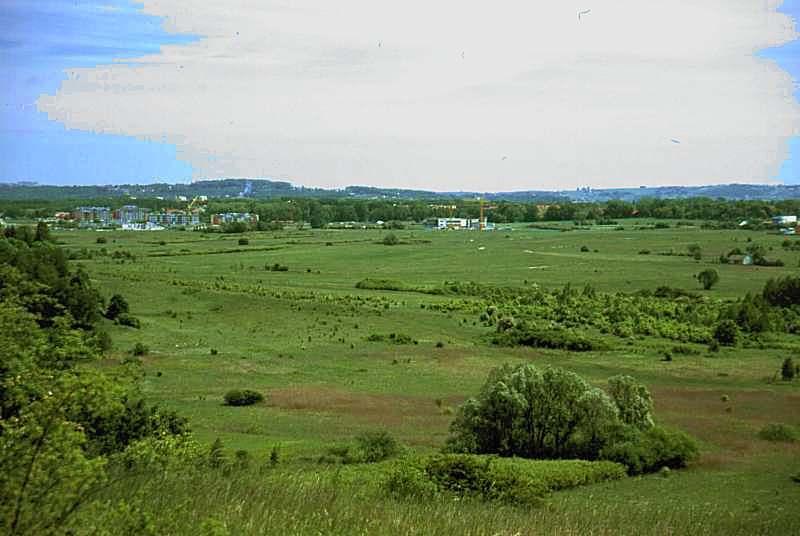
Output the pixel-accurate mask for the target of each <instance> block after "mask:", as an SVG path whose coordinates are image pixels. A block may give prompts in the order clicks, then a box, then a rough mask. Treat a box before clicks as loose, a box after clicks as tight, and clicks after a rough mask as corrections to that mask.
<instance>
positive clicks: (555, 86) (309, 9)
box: [39, 0, 800, 190]
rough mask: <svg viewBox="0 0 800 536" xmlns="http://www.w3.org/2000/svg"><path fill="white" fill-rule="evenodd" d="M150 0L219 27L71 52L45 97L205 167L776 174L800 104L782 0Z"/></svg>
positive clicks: (733, 177) (59, 113) (371, 173)
mask: <svg viewBox="0 0 800 536" xmlns="http://www.w3.org/2000/svg"><path fill="white" fill-rule="evenodd" d="M143 4H144V10H145V11H146V12H147V13H150V14H154V15H159V16H163V17H166V19H167V22H166V26H167V27H168V29H170V30H171V31H179V32H189V33H194V34H198V35H202V36H205V37H204V38H203V39H202V40H201V41H199V42H196V43H193V44H190V45H186V46H167V47H164V48H163V50H162V53H161V54H159V55H154V56H149V57H145V58H141V59H139V60H138V61H137V63H135V64H119V65H111V66H101V67H98V68H93V69H75V70H74V71H72V72H71V76H70V78H69V79H68V80H67V81H65V82H64V83H63V85H62V86H61V88H60V89H59V91H58V93H57V94H56V95H53V96H43V97H42V98H41V99H40V101H39V107H40V109H42V110H44V111H46V112H47V113H48V114H49V116H50V117H51V118H52V119H55V120H58V121H62V122H64V123H65V124H66V125H67V126H68V127H71V128H80V129H87V130H93V131H98V132H109V133H115V134H125V135H133V136H137V137H141V138H146V139H154V140H165V141H168V142H170V143H175V144H177V145H178V147H179V150H180V153H181V155H182V157H183V158H186V159H187V160H189V161H190V162H191V163H192V165H193V166H194V167H195V169H196V173H197V176H198V177H221V176H262V177H265V176H266V177H276V178H284V179H289V180H293V181H296V182H299V183H302V184H305V185H314V186H343V185H347V184H377V185H384V186H405V187H422V188H429V189H439V190H449V189H492V190H496V189H523V188H524V189H528V188H531V189H532V188H572V187H575V186H579V185H589V184H590V185H593V186H623V185H639V184H656V183H669V184H702V183H718V182H727V181H748V182H763V181H768V180H770V179H771V178H772V177H773V176H775V175H776V174H777V172H778V170H779V167H780V165H781V163H782V161H783V159H784V158H785V156H786V150H787V140H788V138H789V137H790V136H792V135H794V134H795V133H797V130H798V124H800V123H799V121H800V113H799V111H798V110H799V109H798V105H797V103H796V102H795V101H794V99H793V97H792V91H793V84H792V81H791V79H790V78H789V76H788V75H787V74H786V73H785V72H783V71H781V70H780V69H778V68H777V67H776V66H775V65H774V64H772V63H771V62H768V61H766V60H763V59H760V58H758V57H756V56H754V53H755V52H756V51H758V50H760V49H763V48H765V47H768V46H775V45H778V44H781V43H784V42H787V41H789V40H791V39H793V38H794V37H795V29H794V27H793V25H792V24H791V21H790V20H789V19H788V18H787V17H785V16H783V15H781V14H778V13H776V8H777V6H778V5H779V4H780V2H779V1H778V0H768V1H764V0H673V1H671V2H664V1H663V0H616V1H612V0H580V1H573V0H560V1H559V2H532V1H530V0H528V1H518V0H498V1H496V2H492V3H486V2H465V1H464V0H458V1H456V0H438V1H437V2H430V1H423V0H406V1H404V2H376V1H374V0H373V1H367V0H340V1H337V2H322V1H307V2H292V1H289V0H285V1H267V0H230V1H229V2H226V3H223V4H220V3H210V2H208V3H207V2H203V3H200V2H191V3H190V2H186V1H179V0H145V1H144V2H143ZM584 9H591V10H592V11H591V13H590V14H588V15H586V16H584V17H583V18H582V20H580V21H579V20H578V17H577V13H578V11H581V10H584ZM673 138H674V139H678V140H680V141H681V143H680V144H676V143H673V142H671V141H670V140H671V139H673ZM503 157H506V158H505V159H503Z"/></svg>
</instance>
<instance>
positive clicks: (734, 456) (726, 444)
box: [652, 387, 800, 468]
mask: <svg viewBox="0 0 800 536" xmlns="http://www.w3.org/2000/svg"><path fill="white" fill-rule="evenodd" d="M652 393H653V398H654V399H655V414H656V416H657V417H658V418H659V420H660V421H661V422H663V423H665V424H667V425H671V426H675V427H677V428H680V429H682V430H685V431H686V432H688V433H690V434H692V435H693V436H695V437H697V438H699V439H700V440H702V441H703V442H705V443H707V444H709V445H711V446H713V447H716V448H714V449H713V450H712V451H710V452H706V453H705V454H704V455H703V456H702V458H701V460H700V462H699V464H700V465H703V466H705V467H708V468H724V467H727V466H730V464H732V463H737V462H750V461H752V460H753V459H754V458H756V457H758V456H759V455H760V454H761V453H762V451H763V449H764V448H765V442H764V441H762V440H760V439H758V437H757V432H758V430H760V429H761V428H762V427H763V426H764V425H765V424H767V423H771V422H782V423H787V424H794V425H797V424H800V411H798V410H800V393H793V392H781V391H780V390H776V391H767V390H752V391H733V392H730V391H724V390H719V389H685V388H680V387H659V388H654V389H653V390H652ZM726 397H727V398H726ZM768 448H770V449H774V448H781V449H789V450H796V451H797V452H798V453H800V447H798V446H797V445H773V446H770V447H768Z"/></svg>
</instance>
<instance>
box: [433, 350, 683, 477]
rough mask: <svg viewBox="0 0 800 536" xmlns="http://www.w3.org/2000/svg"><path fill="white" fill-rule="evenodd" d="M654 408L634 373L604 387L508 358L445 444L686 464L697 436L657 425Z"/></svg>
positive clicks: (634, 467) (461, 413) (643, 467)
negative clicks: (515, 363) (512, 363)
mask: <svg viewBox="0 0 800 536" xmlns="http://www.w3.org/2000/svg"><path fill="white" fill-rule="evenodd" d="M652 408H653V401H652V398H651V397H650V393H649V391H648V390H647V388H646V387H645V386H644V385H642V384H640V383H638V382H637V381H636V380H634V379H633V378H631V377H629V376H617V377H614V378H611V379H609V393H608V394H606V393H605V392H604V391H602V390H601V389H599V388H597V387H593V386H592V385H590V384H589V383H588V382H586V381H585V380H583V379H582V378H581V377H579V376H578V375H577V374H575V373H573V372H569V371H566V370H564V369H560V368H555V367H546V368H544V369H538V368H536V367H534V366H533V365H530V364H522V365H518V366H515V367H511V366H504V367H501V368H499V369H495V370H494V371H492V373H490V375H489V378H488V379H487V381H486V383H485V384H484V386H483V387H482V388H481V391H480V393H479V394H478V396H477V397H475V398H471V399H469V400H467V401H466V402H465V403H464V404H463V405H462V406H461V407H460V408H459V410H458V414H457V416H456V418H455V420H454V421H453V423H452V425H451V428H450V432H451V436H450V438H449V439H448V441H447V448H448V450H450V451H451V452H459V453H471V454H498V455H500V456H504V457H508V456H519V457H523V458H545V459H571V458H580V459H587V460H597V459H608V460H611V461H615V462H619V463H622V464H624V465H625V466H626V467H627V471H628V472H629V473H631V474H638V473H642V472H649V471H655V470H658V469H660V468H661V467H664V466H666V467H671V468H678V467H683V466H685V465H686V463H688V462H689V461H690V460H692V459H694V458H695V457H696V456H697V453H698V449H697V445H696V443H695V442H694V440H693V439H692V438H691V437H689V436H688V435H686V434H684V433H682V432H677V431H669V430H665V429H662V428H659V427H657V426H655V424H654V422H653V415H652Z"/></svg>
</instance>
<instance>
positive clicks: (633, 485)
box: [55, 220, 800, 534]
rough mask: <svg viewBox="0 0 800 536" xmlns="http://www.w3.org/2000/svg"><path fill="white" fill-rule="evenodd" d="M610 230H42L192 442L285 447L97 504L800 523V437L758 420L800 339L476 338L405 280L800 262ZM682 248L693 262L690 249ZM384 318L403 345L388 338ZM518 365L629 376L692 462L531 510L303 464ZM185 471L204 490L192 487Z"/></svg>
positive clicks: (395, 426) (500, 530) (605, 523)
mask: <svg viewBox="0 0 800 536" xmlns="http://www.w3.org/2000/svg"><path fill="white" fill-rule="evenodd" d="M622 226H623V227H624V228H623V229H620V228H618V226H607V227H606V226H593V227H588V228H579V229H574V228H572V225H571V224H558V225H551V226H550V227H551V228H548V229H544V228H530V227H527V226H524V225H514V226H509V227H508V228H504V229H499V230H496V231H493V232H482V233H481V232H466V231H444V232H440V231H429V230H425V229H423V228H422V227H413V226H412V227H409V228H406V229H403V230H396V231H392V232H393V233H395V234H396V235H397V237H398V238H399V240H400V243H399V244H397V245H392V246H388V245H384V244H383V243H382V239H383V237H384V236H385V235H386V234H387V233H388V232H389V231H378V230H302V229H301V230H284V231H275V232H250V233H244V234H215V233H208V234H204V233H201V232H192V231H164V232H138V233H137V232H123V231H113V232H100V231H62V232H58V233H56V234H55V236H56V238H57V240H58V242H59V243H60V244H61V245H62V246H63V247H65V248H66V249H68V250H70V251H72V252H80V251H81V250H84V249H85V250H86V251H85V252H84V254H83V256H84V257H88V256H89V255H87V253H91V254H92V257H91V258H84V259H82V260H75V261H73V262H74V263H75V264H79V265H81V266H83V267H84V268H85V269H86V270H87V272H88V273H89V275H90V276H91V279H92V281H93V283H94V285H95V286H96V287H97V288H98V289H100V290H101V292H102V293H103V294H104V295H105V296H106V297H109V296H111V295H112V294H114V293H120V294H122V295H124V296H125V297H126V298H127V300H128V302H129V303H130V309H131V313H132V314H133V315H135V316H136V317H137V318H139V320H140V321H141V328H140V329H132V328H127V327H122V326H119V325H115V324H112V323H111V322H109V321H104V323H105V328H106V329H107V330H108V332H109V333H110V334H111V336H112V340H113V349H112V351H111V352H110V353H108V354H107V357H106V359H105V360H104V361H103V362H101V364H100V366H102V367H106V368H109V369H113V368H114V367H117V366H119V363H120V362H121V361H123V360H125V359H126V357H127V356H129V355H130V350H131V348H132V347H133V346H134V344H136V343H143V344H144V345H146V346H147V348H148V352H147V353H146V355H144V356H143V358H142V363H143V367H142V368H143V373H144V384H143V385H144V392H145V394H146V397H147V398H148V399H149V400H150V401H151V402H156V403H158V404H159V405H161V406H165V407H167V408H170V409H174V410H176V411H177V412H178V413H179V414H181V415H184V416H186V417H187V418H188V419H189V423H190V426H191V429H192V431H193V433H194V434H195V436H196V437H197V438H198V439H199V440H200V441H201V442H202V443H204V444H206V445H210V444H211V443H212V442H213V441H214V440H215V439H217V438H219V439H220V440H221V441H222V443H223V444H224V446H225V448H226V449H229V450H230V451H233V450H244V451H248V452H249V453H250V454H251V455H252V457H253V458H254V459H255V460H258V463H265V462H264V460H266V459H267V458H268V456H269V454H270V452H271V451H272V450H273V449H277V450H278V451H279V452H280V460H281V461H280V464H279V466H278V467H279V469H277V470H276V471H274V472H272V473H269V474H268V475H266V476H264V475H259V474H256V473H254V474H252V475H246V476H242V477H240V480H239V481H237V482H238V484H237V485H236V486H230V485H228V484H226V483H225V480H224V479H221V478H218V476H219V475H214V474H208V475H204V476H202V475H201V476H197V475H195V476H193V477H191V478H189V477H187V480H186V481H180V480H171V481H169V482H161V483H156V484H154V483H153V482H151V481H148V482H142V483H141V486H140V487H138V488H137V487H136V485H131V486H132V487H131V488H130V489H122V488H119V489H115V488H113V487H112V488H111V489H110V490H109V491H108V492H107V493H108V500H109V501H112V502H113V500H114V498H115V497H122V496H124V495H125V494H126V493H129V492H130V493H141V494H144V495H147V497H148V501H145V504H148V505H149V506H148V507H149V508H151V511H150V513H151V515H152V516H153V518H154V519H157V518H158V517H159V516H162V515H164V512H165V511H170V512H173V514H171V515H172V516H173V517H172V518H170V519H173V523H174V525H165V527H167V528H166V529H165V530H166V531H167V532H181V533H187V534H189V533H197V532H195V531H194V530H192V527H195V528H196V527H202V530H204V531H207V532H208V533H214V531H215V530H217V529H220V530H223V529H224V530H226V531H229V533H231V534H263V533H300V534H351V533H362V534H378V533H392V534H534V533H542V534H553V533H558V534H620V533H622V534H703V533H715V534H792V533H794V534H797V533H800V514H799V513H798V507H797V506H798V501H799V500H800V484H797V483H795V482H793V481H792V480H791V476H792V475H796V474H798V472H800V445H798V443H784V442H771V441H766V440H762V439H760V438H759V436H758V432H759V430H760V429H761V428H762V427H764V426H765V425H767V424H769V423H784V424H787V425H790V426H800V387H799V384H798V382H797V381H795V382H781V381H777V380H776V378H778V377H779V371H780V367H781V362H782V361H783V360H784V359H785V358H786V357H795V358H796V356H797V355H798V354H799V353H800V338H798V337H797V336H796V335H788V334H781V335H776V336H772V337H767V338H765V339H764V340H762V341H760V342H759V343H757V344H740V345H738V346H735V347H724V346H723V347H722V348H721V349H720V350H719V351H718V352H710V351H709V350H708V345H706V344H699V343H692V342H685V343H681V344H679V343H676V342H675V341H671V340H666V339H663V338H659V337H656V336H644V335H634V336H631V337H616V336H613V335H608V334H604V335H597V336H598V337H601V338H602V339H603V340H604V341H606V343H607V345H608V348H607V349H604V350H602V351H589V352H580V353H576V352H569V351H565V350H549V349H541V348H529V347H505V346H497V345H493V344H491V342H490V341H489V340H488V338H487V337H488V336H489V335H490V334H491V333H492V332H493V331H494V329H493V328H492V327H489V326H487V325H485V323H484V322H482V321H481V319H480V312H478V310H479V308H480V307H481V306H480V305H476V307H475V308H471V307H470V305H469V304H470V302H471V301H476V300H477V299H474V298H472V297H470V296H458V297H457V298H454V297H453V296H449V295H446V294H441V295H440V294H432V293H427V292H420V291H418V290H424V289H427V288H436V287H439V286H441V285H443V284H444V283H445V282H447V281H457V282H475V283H480V284H483V285H490V286H501V287H512V288H534V287H537V286H538V287H539V288H544V289H558V288H562V287H564V286H565V285H570V286H571V287H573V288H577V289H581V288H583V287H585V286H586V285H591V286H592V287H593V288H594V289H595V290H596V291H597V292H600V293H611V294H613V293H626V294H630V293H635V292H637V291H642V290H649V291H653V290H655V289H656V288H658V287H660V286H669V287H673V288H677V289H683V290H687V291H692V292H696V293H698V294H699V295H701V296H703V297H705V298H707V299H708V300H711V301H715V300H722V301H729V300H735V299H737V298H741V297H743V296H744V295H745V293H748V292H750V293H754V294H755V293H760V292H761V289H762V288H763V287H764V284H765V283H766V282H767V280H769V279H770V278H775V277H780V276H785V275H796V274H797V271H798V266H800V251H797V250H794V249H791V248H786V247H783V242H784V239H785V237H783V236H781V235H778V234H771V233H767V232H763V231H746V230H706V229H701V228H700V227H699V226H680V227H678V226H675V225H672V226H670V227H669V228H655V226H654V225H653V223H652V222H648V221H636V220H624V221H623V222H622ZM559 228H560V229H559ZM98 238H104V239H105V243H98ZM243 238H244V239H246V240H241V239H243ZM791 239H792V240H797V239H795V238H794V237H791ZM101 242H102V241H101ZM245 242H246V243H245ZM695 244H696V245H698V246H699V247H700V250H701V251H702V254H701V258H700V259H699V260H698V259H695V258H693V257H690V256H687V255H686V254H685V253H686V251H687V249H688V248H689V247H690V246H692V245H695ZM750 244H758V245H760V246H763V248H764V251H765V252H766V256H767V257H768V258H769V259H771V260H772V259H780V260H781V261H783V263H784V265H783V266H780V267H767V266H743V265H735V264H720V263H719V257H720V255H726V254H727V253H728V252H730V251H731V250H734V249H736V248H739V249H741V250H744V249H745V248H746V247H747V246H748V245H750ZM101 250H104V251H101ZM121 252H127V253H121ZM128 253H129V254H130V255H128ZM276 265H278V266H281V267H285V268H286V270H276V269H275V266H276ZM707 268H713V269H715V270H717V271H718V273H719V276H720V279H719V283H718V284H717V285H716V286H714V287H713V288H712V289H711V290H702V288H701V285H700V284H699V283H698V281H697V279H696V278H695V275H696V274H697V273H699V272H700V271H702V270H704V269H707ZM364 279H376V280H390V281H394V282H401V283H403V284H404V285H406V286H407V290H403V291H393V290H371V289H361V288H357V287H356V285H357V283H358V282H359V281H362V280H364ZM454 301H458V303H459V304H460V305H459V306H458V307H455V306H451V305H452V304H453V303H454ZM390 334H403V335H407V336H408V337H409V338H410V339H411V342H409V343H408V344H395V343H393V342H392V340H391V339H390V338H389V335H390ZM370 336H373V337H370ZM381 336H383V337H381ZM370 338H372V339H382V340H369V339H370ZM676 345H679V346H680V347H681V348H682V351H677V352H674V353H673V354H672V355H671V360H665V359H664V358H663V355H664V352H665V349H666V350H667V351H669V349H671V348H674V347H675V346H676ZM522 362H531V363H534V364H537V365H545V364H550V365H557V366H560V367H564V368H566V369H569V370H572V371H574V372H577V373H579V374H580V375H582V376H583V377H585V378H586V379H588V380H589V381H591V382H592V383H593V384H596V385H598V386H603V385H604V384H605V381H606V379H607V378H608V377H610V376H613V375H615V374H620V373H624V374H630V375H632V376H634V377H636V378H637V379H638V380H640V381H642V382H643V383H645V384H646V385H647V386H648V388H649V389H650V391H651V392H652V394H653V397H654V400H655V416H656V419H657V422H658V423H659V424H663V425H667V426H669V427H673V428H678V429H681V430H684V431H686V432H688V433H690V434H691V435H693V436H694V437H695V438H697V440H698V441H699V443H700V449H701V454H700V457H699V459H698V460H696V461H695V462H693V463H692V464H690V466H689V467H688V468H686V469H683V470H679V471H672V472H671V473H670V474H669V475H668V477H665V476H664V475H661V474H656V475H650V476H645V477H630V478H624V479H622V480H617V481H613V482H606V483H600V484H593V485H589V486H584V487H580V488H577V489H572V490H566V491H559V492H556V493H554V494H553V495H551V496H550V497H549V499H548V500H547V504H545V505H542V506H539V507H521V506H517V507H514V506H498V505H494V504H492V503H483V502H480V501H477V500H464V501H463V502H455V503H454V502H452V501H449V502H448V501H445V500H440V501H430V502H414V501H400V500H396V499H392V498H388V497H385V496H383V495H381V494H380V493H379V491H378V490H376V489H373V488H374V483H373V479H371V477H370V473H369V470H365V471H364V472H361V473H360V472H359V471H357V470H355V469H354V468H352V467H347V468H346V469H342V470H341V471H340V470H339V469H335V468H332V467H330V466H328V465H325V464H319V463H317V462H316V460H317V458H318V457H319V456H321V455H322V454H324V453H325V452H326V450H327V449H329V448H331V447H335V446H337V445H342V444H346V443H348V442H350V441H351V440H352V438H353V437H354V436H356V435H357V434H359V433H361V432H364V431H371V430H388V431H389V432H391V434H392V435H393V436H394V437H396V438H397V439H398V441H400V442H401V443H402V444H404V445H406V446H407V447H409V448H410V449H412V450H413V451H416V452H418V453H421V454H424V453H431V452H434V451H436V450H437V449H439V448H440V447H441V446H442V445H443V444H444V441H445V439H446V437H447V436H448V427H449V424H450V422H451V421H452V419H453V415H454V410H455V408H457V407H458V405H459V404H460V403H462V402H463V401H464V400H465V399H466V398H468V397H470V396H473V395H475V394H476V393H477V391H478V390H479V388H480V387H481V385H482V384H483V382H484V381H485V379H486V377H487V374H488V373H489V371H490V370H492V369H493V368H495V367H498V366H500V365H502V364H504V363H511V364H516V363H522ZM241 388H246V389H253V390H255V391H258V392H260V393H263V395H264V396H265V400H264V401H263V402H262V403H259V404H256V405H252V406H247V407H231V406H227V405H224V403H223V396H224V394H225V393H226V392H227V391H229V390H232V389H241ZM192 478H193V479H194V480H192ZM312 482H313V483H315V484H314V485H311V483H312ZM226 486H227V487H226ZM187 489H196V490H203V493H199V492H198V493H197V496H196V497H194V498H190V497H189V495H187V491H186V490H187ZM235 504H239V505H240V507H239V508H238V509H236V508H235V507H234V505H235ZM174 512H181V513H174ZM167 517H169V516H167ZM98 519H102V517H99V518H98ZM198 530H199V529H198Z"/></svg>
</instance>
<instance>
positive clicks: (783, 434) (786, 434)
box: [758, 423, 800, 443]
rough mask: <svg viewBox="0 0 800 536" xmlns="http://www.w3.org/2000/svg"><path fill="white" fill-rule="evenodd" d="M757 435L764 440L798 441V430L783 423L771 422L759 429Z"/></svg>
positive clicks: (799, 435)
mask: <svg viewBox="0 0 800 536" xmlns="http://www.w3.org/2000/svg"><path fill="white" fill-rule="evenodd" d="M758 437H760V438H761V439H763V440H765V441H781V442H784V443H794V442H796V441H800V431H798V430H797V428H795V427H793V426H789V425H788V424H783V423H771V424H768V425H766V426H765V427H764V428H762V429H761V430H759V432H758Z"/></svg>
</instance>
